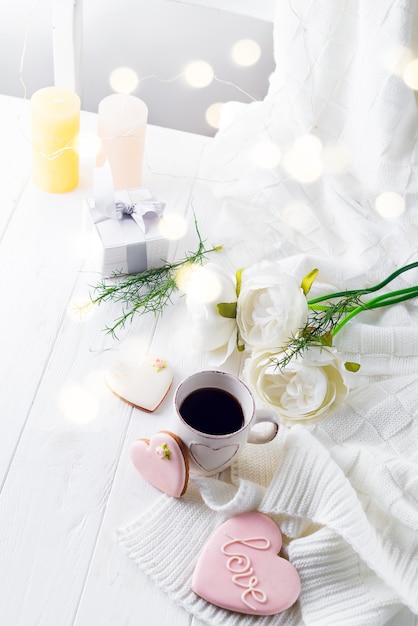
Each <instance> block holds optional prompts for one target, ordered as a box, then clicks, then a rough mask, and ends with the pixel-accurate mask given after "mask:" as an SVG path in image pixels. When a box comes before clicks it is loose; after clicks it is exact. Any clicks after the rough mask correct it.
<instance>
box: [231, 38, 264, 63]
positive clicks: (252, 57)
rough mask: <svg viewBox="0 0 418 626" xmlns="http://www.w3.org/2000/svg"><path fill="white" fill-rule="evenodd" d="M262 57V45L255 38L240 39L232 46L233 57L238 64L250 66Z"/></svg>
mask: <svg viewBox="0 0 418 626" xmlns="http://www.w3.org/2000/svg"><path fill="white" fill-rule="evenodd" d="M260 57H261V48H260V45H259V44H258V43H257V42H256V41H254V39H240V40H239V41H237V42H236V43H235V44H234V46H233V47H232V58H233V60H234V61H235V63H236V64H237V65H241V66H243V67H250V66H251V65H255V64H256V63H257V62H258V61H259V60H260Z"/></svg>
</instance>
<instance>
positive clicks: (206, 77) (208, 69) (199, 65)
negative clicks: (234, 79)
mask: <svg viewBox="0 0 418 626" xmlns="http://www.w3.org/2000/svg"><path fill="white" fill-rule="evenodd" d="M184 78H185V80H186V82H187V83H188V84H189V85H190V87H196V88H202V87H207V86H208V85H210V83H211V82H212V81H213V78H214V72H213V68H212V66H211V65H210V64H209V63H207V62H206V61H192V62H191V63H189V64H188V65H187V66H186V68H185V70H184Z"/></svg>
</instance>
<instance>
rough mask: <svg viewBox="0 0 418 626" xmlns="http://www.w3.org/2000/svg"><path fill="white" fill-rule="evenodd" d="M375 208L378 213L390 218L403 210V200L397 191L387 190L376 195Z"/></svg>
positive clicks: (400, 213) (397, 215)
mask: <svg viewBox="0 0 418 626" xmlns="http://www.w3.org/2000/svg"><path fill="white" fill-rule="evenodd" d="M375 208H376V211H377V212H378V213H379V215H381V216H382V217H384V218H385V219H387V220H391V219H394V218H396V217H399V215H402V213H403V212H404V211H405V200H404V198H403V197H402V196H401V195H399V194H398V193H395V192H393V191H387V192H385V193H381V194H380V195H378V196H377V197H376V201H375Z"/></svg>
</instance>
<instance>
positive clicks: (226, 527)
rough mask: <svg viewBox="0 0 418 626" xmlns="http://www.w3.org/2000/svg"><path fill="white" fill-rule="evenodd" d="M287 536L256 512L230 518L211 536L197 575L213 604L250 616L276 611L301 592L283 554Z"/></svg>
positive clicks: (196, 584) (196, 586) (195, 584)
mask: <svg viewBox="0 0 418 626" xmlns="http://www.w3.org/2000/svg"><path fill="white" fill-rule="evenodd" d="M281 546H282V535H281V532H280V530H279V528H278V527H277V526H276V524H275V523H274V522H273V520H272V519H270V518H269V517H267V516H266V515H264V514H263V513H259V512H257V511H251V512H248V513H242V514H241V515H236V516H235V517H232V518H231V519H229V520H227V521H226V522H224V523H223V524H222V525H221V526H220V527H219V528H218V529H217V530H216V531H215V532H214V533H213V534H212V535H211V536H210V537H209V539H208V541H207V543H206V545H205V546H204V548H203V550H202V552H201V553H200V555H199V558H198V561H197V564H196V567H195V570H194V573H193V578H192V589H193V591H194V592H195V593H196V594H197V595H198V596H200V597H201V598H203V599H204V600H207V601H208V602H210V603H211V604H214V605H215V606H218V607H220V608H223V609H228V610H230V611H236V612H238V613H246V614H248V615H275V614H276V613H281V612H282V611H284V610H286V609H288V608H290V607H291V606H292V604H294V603H295V602H296V600H297V598H298V596H299V593H300V579H299V575H298V573H297V571H296V569H295V567H294V566H293V565H292V564H291V563H289V561H287V560H286V559H284V558H282V557H280V556H278V553H279V551H280V548H281Z"/></svg>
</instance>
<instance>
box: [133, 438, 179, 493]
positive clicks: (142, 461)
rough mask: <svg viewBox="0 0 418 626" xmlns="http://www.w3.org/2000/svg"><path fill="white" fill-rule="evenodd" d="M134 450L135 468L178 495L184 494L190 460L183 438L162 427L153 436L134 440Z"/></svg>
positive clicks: (150, 480) (156, 484) (145, 476)
mask: <svg viewBox="0 0 418 626" xmlns="http://www.w3.org/2000/svg"><path fill="white" fill-rule="evenodd" d="M130 452H131V461H132V463H133V465H134V467H135V468H136V469H137V470H138V472H139V473H140V474H141V476H142V477H143V478H145V480H147V481H148V482H149V483H151V485H154V487H156V488H157V489H159V490H160V491H163V492H164V493H166V494H168V495H169V496H174V497H176V498H178V497H180V496H182V495H183V494H184V492H185V491H186V489H187V484H188V480H189V462H188V458H187V451H186V448H185V446H184V444H183V442H182V440H181V439H180V437H178V436H177V435H174V434H173V433H171V432H169V431H165V430H162V431H160V432H158V433H156V434H155V435H154V436H153V437H151V439H137V440H136V441H134V442H133V444H132V445H131V451H130Z"/></svg>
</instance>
